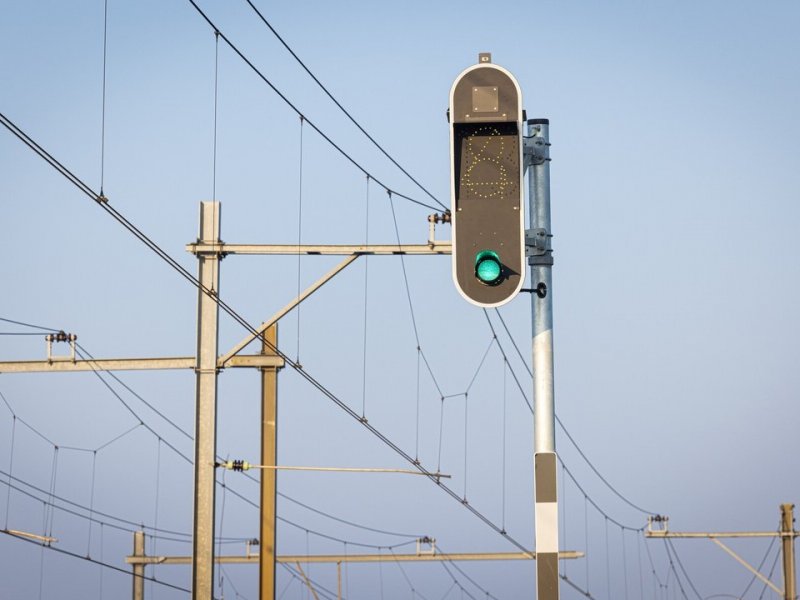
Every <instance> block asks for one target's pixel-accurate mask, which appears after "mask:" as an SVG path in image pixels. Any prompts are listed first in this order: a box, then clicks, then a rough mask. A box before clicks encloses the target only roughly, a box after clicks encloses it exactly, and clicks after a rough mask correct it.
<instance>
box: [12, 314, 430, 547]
mask: <svg viewBox="0 0 800 600" xmlns="http://www.w3.org/2000/svg"><path fill="white" fill-rule="evenodd" d="M0 321H6V322H9V323H14V324H17V325H21V326H25V327H30V328H33V329H41V330H43V331H59V330H58V329H54V328H51V327H44V326H42V325H35V324H31V323H24V322H22V321H14V320H12V319H8V318H3V317H0ZM38 335H41V334H38ZM77 347H78V348H79V349H80V350H81V351H82V352H83V353H84V354H85V355H86V356H88V357H89V358H90V359H92V360H94V358H95V357H94V356H93V355H92V353H91V352H89V351H88V350H87V349H86V348H85V347H83V346H81V345H80V344H77ZM98 370H99V371H102V372H103V373H104V374H105V375H108V376H109V377H111V378H112V379H114V381H116V382H117V383H118V384H119V385H120V386H122V387H123V388H124V389H125V390H126V391H127V392H128V393H130V394H131V395H133V396H134V397H135V398H136V399H138V400H139V401H140V402H142V403H143V404H144V405H145V406H147V407H148V408H149V409H150V410H152V411H153V412H155V413H156V414H157V415H158V416H159V417H161V418H162V419H164V420H165V421H166V422H167V423H168V424H169V425H171V426H172V427H173V428H174V429H175V430H177V431H178V432H179V433H181V434H183V435H184V436H185V437H186V438H187V439H188V440H189V441H193V440H194V436H192V435H191V434H190V433H189V432H187V431H186V430H185V429H183V428H182V427H181V426H180V425H178V424H177V423H176V422H174V421H173V420H171V419H170V418H169V417H167V416H166V415H165V414H164V413H162V412H161V411H159V410H158V409H157V408H156V407H155V406H153V405H152V404H151V403H150V402H148V401H147V400H146V399H145V398H144V397H143V396H141V395H140V394H139V393H137V392H136V391H135V390H134V389H133V388H131V387H130V386H129V385H128V384H127V383H125V382H124V381H123V380H122V379H121V378H119V377H118V376H117V375H115V374H114V373H113V371H107V370H104V369H98ZM0 399H2V400H3V401H4V403H5V404H6V406H7V407H8V410H9V411H10V412H11V414H12V416H14V417H15V419H16V418H18V417H17V415H16V414H15V413H14V410H13V408H12V407H11V405H10V404H9V402H8V400H7V398H6V397H5V396H4V395H3V393H2V391H0ZM136 416H137V417H138V418H139V420H140V421H142V422H143V421H144V420H143V419H141V417H139V415H138V414H136ZM15 422H16V421H15ZM25 425H26V426H27V427H30V426H29V425H28V424H27V423H26V424H25ZM141 426H142V424H141V423H137V424H136V425H134V426H133V427H131V428H130V429H128V430H126V431H125V432H123V433H121V434H120V435H118V436H116V437H114V438H112V439H111V440H109V441H108V442H106V443H104V444H101V445H100V446H98V447H97V448H95V449H89V448H86V449H83V448H81V449H80V450H85V451H87V452H98V451H100V450H102V449H103V448H105V447H107V446H108V445H110V444H111V443H113V442H115V441H117V440H118V439H121V438H122V437H123V436H125V435H127V434H128V433H130V432H132V431H134V430H135V429H137V428H139V427H141ZM34 431H35V432H36V433H37V434H38V435H39V436H40V437H43V435H42V434H41V433H39V432H38V431H36V430H34ZM43 439H46V438H44V437H43ZM159 439H162V440H163V438H159ZM46 441H47V442H48V443H50V444H53V442H51V441H50V440H49V439H46ZM53 445H55V444H53ZM59 447H60V448H62V449H64V448H69V447H68V446H64V445H63V444H61V445H59ZM12 450H13V444H12ZM178 456H180V457H181V458H183V459H184V460H185V461H186V462H187V463H189V464H192V463H193V460H192V459H191V458H189V457H188V456H186V455H184V454H182V453H179V454H178ZM12 460H13V457H12ZM244 476H245V477H246V478H247V479H249V480H250V481H252V482H254V483H258V479H256V478H254V477H252V476H250V474H249V473H244ZM277 495H278V496H279V497H281V498H283V499H285V500H287V501H289V502H292V503H294V504H296V505H298V506H301V507H303V508H305V509H306V510H308V511H311V512H313V513H316V514H318V515H320V516H323V517H326V518H328V519H331V520H333V521H337V522H339V523H343V524H345V525H349V526H351V527H355V528H358V529H363V530H365V531H371V532H373V533H380V534H385V535H392V536H397V537H406V538H421V537H424V534H422V533H407V532H406V533H401V532H396V531H389V530H386V529H380V528H375V527H370V526H367V525H363V524H359V523H355V522H353V521H349V520H347V519H342V518H340V517H337V516H336V515H332V514H330V513H327V512H325V511H323V510H320V509H318V508H314V507H313V506H310V505H308V504H306V503H303V502H301V501H299V500H297V499H296V498H293V497H291V496H289V495H287V494H284V493H283V492H280V491H278V492H277ZM186 535H190V534H186Z"/></svg>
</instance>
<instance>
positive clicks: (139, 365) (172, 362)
mask: <svg viewBox="0 0 800 600" xmlns="http://www.w3.org/2000/svg"><path fill="white" fill-rule="evenodd" d="M196 367H197V359H196V358H194V357H193V356H178V357H172V358H111V359H97V360H94V359H92V360H72V359H71V358H67V357H65V358H53V359H51V360H22V361H7V362H0V373H67V372H72V371H142V370H150V369H156V370H157V369H195V368H196ZM217 367H218V368H223V367H263V368H269V367H274V368H278V369H280V368H282V367H283V359H282V358H280V357H278V356H263V355H261V354H254V355H245V356H233V357H228V358H226V359H225V362H224V363H223V362H222V361H221V360H220V361H218V363H217Z"/></svg>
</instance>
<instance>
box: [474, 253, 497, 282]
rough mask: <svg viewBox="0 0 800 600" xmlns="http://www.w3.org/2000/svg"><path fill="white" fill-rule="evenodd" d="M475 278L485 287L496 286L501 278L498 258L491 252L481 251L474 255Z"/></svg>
mask: <svg viewBox="0 0 800 600" xmlns="http://www.w3.org/2000/svg"><path fill="white" fill-rule="evenodd" d="M475 277H477V278H478V281H480V282H481V283H483V284H485V285H497V284H498V283H500V281H501V280H502V278H503V265H502V264H500V257H499V256H498V255H497V252H494V251H492V250H481V251H480V252H478V254H477V255H475Z"/></svg>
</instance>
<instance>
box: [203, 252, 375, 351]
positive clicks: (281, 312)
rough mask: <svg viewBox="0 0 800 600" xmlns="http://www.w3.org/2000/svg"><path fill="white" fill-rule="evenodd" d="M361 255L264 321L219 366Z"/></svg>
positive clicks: (341, 264)
mask: <svg viewBox="0 0 800 600" xmlns="http://www.w3.org/2000/svg"><path fill="white" fill-rule="evenodd" d="M359 256H361V255H360V254H354V255H352V256H348V257H347V258H345V259H344V260H343V261H342V262H340V263H339V264H338V265H336V266H335V267H334V268H333V269H331V270H330V271H328V272H327V273H326V274H325V275H323V276H322V277H321V278H320V279H318V280H317V281H315V282H314V283H312V284H311V285H310V286H309V287H308V288H306V289H305V291H303V293H302V294H300V295H299V296H298V297H297V298H295V299H294V300H292V301H291V302H290V303H289V304H287V305H286V306H284V307H283V308H282V309H280V310H279V311H278V312H276V313H275V314H274V315H272V316H271V317H270V318H269V319H268V320H266V321H264V322H263V323H262V324H261V325H260V326H259V327H258V329H256V331H257V333H256V334H249V335H248V336H247V337H246V338H244V339H243V340H242V341H241V342H239V343H238V344H236V345H235V346H234V347H233V348H231V350H229V351H228V352H227V353H226V354H225V355H223V356H221V357H220V358H219V360H218V361H217V365H218V366H219V367H226V366H227V363H228V362H229V361H230V360H231V358H233V357H234V356H235V355H236V354H238V353H239V352H241V351H242V350H243V349H244V348H245V347H246V346H247V345H248V344H249V343H250V342H252V341H253V340H255V339H257V338H259V337H260V336H261V335H263V334H264V332H265V331H266V330H267V329H269V328H270V327H271V326H272V325H273V324H274V323H277V322H278V320H280V319H281V318H283V317H284V316H286V314H287V313H289V312H290V311H291V310H292V309H293V308H294V307H295V306H298V305H299V304H300V303H301V302H302V301H303V300H305V299H306V298H308V297H309V296H310V295H311V294H313V293H314V292H316V291H317V290H318V289H319V288H321V287H322V286H323V285H325V284H326V283H328V281H330V280H331V279H333V278H334V277H335V276H336V275H338V274H339V273H340V272H342V271H343V270H344V269H345V268H346V267H347V266H348V265H350V264H351V263H352V262H353V261H355V260H356V259H357V258H358V257H359Z"/></svg>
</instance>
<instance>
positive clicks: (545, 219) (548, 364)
mask: <svg viewBox="0 0 800 600" xmlns="http://www.w3.org/2000/svg"><path fill="white" fill-rule="evenodd" d="M527 124H528V135H527V138H526V139H525V150H526V151H525V156H526V164H527V165H528V196H529V203H530V209H529V210H530V215H531V217H530V229H529V230H528V231H527V232H526V236H525V237H526V247H527V254H528V264H529V265H530V267H531V288H532V292H531V311H532V320H533V343H532V345H533V410H534V414H533V441H534V483H535V523H536V597H537V599H538V600H558V597H559V591H558V587H559V586H558V583H559V581H558V497H557V489H558V486H557V482H556V471H557V469H556V453H555V452H556V442H555V402H554V385H553V295H552V289H553V283H552V267H553V252H552V249H551V244H550V238H551V237H552V234H551V232H550V231H551V230H550V158H549V157H550V152H549V147H550V144H549V141H548V140H549V126H550V122H549V120H547V119H532V120H529V121H528V123H527Z"/></svg>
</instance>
